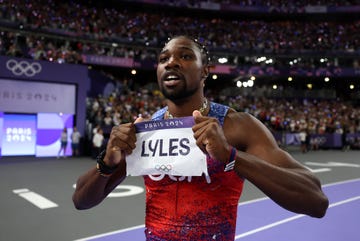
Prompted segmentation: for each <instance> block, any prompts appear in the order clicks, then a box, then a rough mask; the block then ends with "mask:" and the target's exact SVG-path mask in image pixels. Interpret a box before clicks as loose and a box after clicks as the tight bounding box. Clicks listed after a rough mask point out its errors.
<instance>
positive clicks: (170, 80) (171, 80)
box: [163, 73, 182, 87]
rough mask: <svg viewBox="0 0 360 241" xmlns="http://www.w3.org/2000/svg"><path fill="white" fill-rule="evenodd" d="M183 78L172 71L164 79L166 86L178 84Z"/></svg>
mask: <svg viewBox="0 0 360 241" xmlns="http://www.w3.org/2000/svg"><path fill="white" fill-rule="evenodd" d="M181 79H182V78H181V77H180V76H179V75H178V74H174V73H171V74H167V75H165V77H164V78H163V81H164V85H165V86H167V87H171V86H175V85H177V84H178V83H179V82H180V81H181Z"/></svg>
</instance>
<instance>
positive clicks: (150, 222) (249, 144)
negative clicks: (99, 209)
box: [73, 36, 328, 240]
mask: <svg viewBox="0 0 360 241" xmlns="http://www.w3.org/2000/svg"><path fill="white" fill-rule="evenodd" d="M208 74H209V66H208V56H207V51H206V49H205V48H204V47H203V46H202V45H201V44H199V43H198V42H197V41H194V40H192V39H191V38H188V37H186V36H178V37H175V38H173V39H171V40H170V41H169V42H168V43H167V44H166V45H165V47H164V48H163V49H162V51H161V53H160V55H159V59H158V66H157V78H158V84H159V88H160V90H161V92H162V93H163V94H164V96H165V97H166V98H167V106H166V107H165V108H163V109H161V110H160V111H158V112H157V113H155V114H154V115H153V120H161V119H169V118H173V117H185V116H191V115H192V116H193V117H194V121H195V125H194V126H193V127H192V130H193V133H194V138H195V140H196V145H197V146H198V147H199V148H200V149H201V150H202V151H203V152H204V153H206V155H207V166H208V174H209V178H208V179H205V178H204V177H192V178H191V180H188V179H185V180H184V179H183V178H174V177H172V178H170V177H165V178H163V179H161V180H154V179H152V178H149V176H144V180H145V185H146V190H147V191H146V220H145V226H146V230H145V235H146V238H147V240H234V236H235V226H236V214H237V206H238V200H239V197H240V195H241V192H242V187H243V182H244V179H247V180H248V181H250V182H252V183H253V184H254V185H255V186H257V187H258V188H259V189H260V190H261V191H263V192H264V193H265V194H267V195H268V196H269V197H270V198H271V199H272V200H274V201H275V202H276V203H278V204H279V205H280V206H282V207H284V208H286V209H288V210H290V211H293V212H296V213H303V214H307V215H310V216H313V217H319V218H320V217H323V216H324V215H325V212H326V210H327V207H328V199H327V197H326V196H325V195H324V193H323V192H322V190H321V185H320V182H319V180H318V179H317V178H316V177H315V176H314V175H313V174H312V173H311V172H310V171H309V170H308V169H307V168H305V167H304V166H302V165H301V164H300V163H298V162H297V161H295V160H294V159H293V158H292V157H291V156H290V155H289V154H288V153H286V152H284V151H283V150H282V149H280V148H279V147H278V145H277V144H276V141H275V140H274V138H273V136H272V135H271V133H270V132H269V130H268V129H266V127H265V126H264V125H263V124H262V123H261V122H260V121H258V120H257V119H255V118H254V117H252V116H251V115H249V114H246V113H238V112H236V111H235V110H233V109H230V108H229V107H227V106H224V105H220V104H216V103H214V102H210V101H207V100H206V98H205V97H204V94H203V88H204V81H205V79H206V78H207V76H208ZM139 121H142V119H141V118H139V119H138V120H137V121H136V122H139ZM135 142H136V135H135V127H134V123H127V124H122V125H120V126H116V127H114V128H113V129H112V132H111V135H110V139H109V142H108V144H107V147H106V154H103V155H100V157H99V159H100V160H99V161H98V164H97V168H95V167H94V168H92V169H91V170H90V171H88V172H87V173H86V174H84V175H83V176H82V177H80V178H79V180H78V182H77V187H76V190H75V193H74V195H73V201H74V204H75V207H76V208H78V209H87V208H91V207H93V206H95V205H97V204H99V203H100V202H101V201H102V200H103V199H104V198H105V197H106V196H107V195H108V194H109V193H110V192H111V191H112V190H113V189H114V188H115V187H116V186H117V185H118V184H120V183H121V182H122V181H123V180H124V179H125V177H126V157H127V155H130V154H131V153H132V152H133V150H134V148H135ZM189 165H191V163H189ZM224 167H225V168H224Z"/></svg>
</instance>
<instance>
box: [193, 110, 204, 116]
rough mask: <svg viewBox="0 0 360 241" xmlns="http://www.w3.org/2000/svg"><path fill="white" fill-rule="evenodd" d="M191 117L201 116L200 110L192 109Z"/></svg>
mask: <svg viewBox="0 0 360 241" xmlns="http://www.w3.org/2000/svg"><path fill="white" fill-rule="evenodd" d="M192 115H193V117H199V116H202V114H201V112H200V111H198V110H194V111H193V113H192Z"/></svg>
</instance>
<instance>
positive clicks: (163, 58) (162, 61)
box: [159, 56, 169, 63]
mask: <svg viewBox="0 0 360 241" xmlns="http://www.w3.org/2000/svg"><path fill="white" fill-rule="evenodd" d="M168 59H169V57H167V56H160V57H159V63H165V62H166V61H168Z"/></svg>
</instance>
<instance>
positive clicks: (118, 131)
mask: <svg viewBox="0 0 360 241" xmlns="http://www.w3.org/2000/svg"><path fill="white" fill-rule="evenodd" d="M142 121H144V118H142V117H139V118H137V119H136V120H135V122H134V123H126V124H121V125H118V126H114V127H113V128H112V130H111V133H110V138H109V141H108V143H107V146H106V155H105V157H104V162H105V163H106V165H108V166H110V167H113V166H117V165H118V164H119V163H120V162H122V161H125V157H126V155H129V154H131V153H132V151H133V149H134V148H135V143H136V131H135V125H134V124H135V123H138V122H142Z"/></svg>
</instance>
